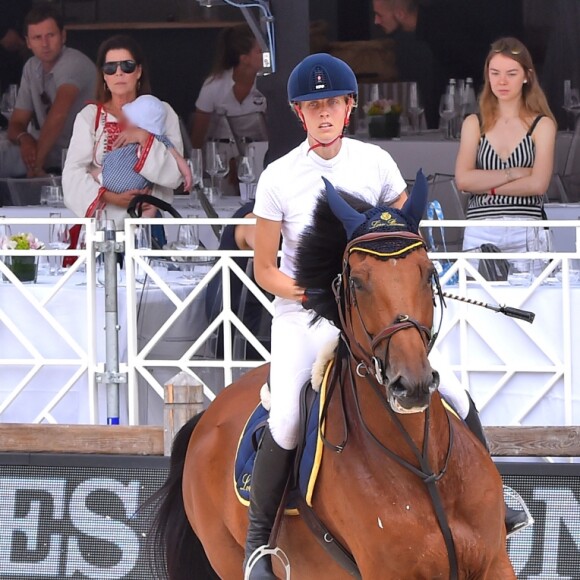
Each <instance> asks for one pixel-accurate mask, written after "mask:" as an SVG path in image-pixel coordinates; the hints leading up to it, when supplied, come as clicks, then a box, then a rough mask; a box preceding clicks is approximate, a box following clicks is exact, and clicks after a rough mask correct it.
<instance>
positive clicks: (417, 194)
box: [401, 169, 429, 226]
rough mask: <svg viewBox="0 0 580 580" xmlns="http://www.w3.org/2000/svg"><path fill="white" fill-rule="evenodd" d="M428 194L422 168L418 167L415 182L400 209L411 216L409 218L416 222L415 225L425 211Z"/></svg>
mask: <svg viewBox="0 0 580 580" xmlns="http://www.w3.org/2000/svg"><path fill="white" fill-rule="evenodd" d="M428 194H429V186H428V185H427V179H426V178H425V174H424V173H423V170H422V169H419V171H417V176H416V178H415V184H414V185H413V189H412V190H411V194H410V195H409V198H408V199H407V201H406V202H405V205H404V206H403V207H402V209H401V213H403V214H404V215H405V216H407V217H409V218H411V220H412V221H413V222H414V223H416V224H417V226H418V225H419V222H420V221H421V218H422V217H423V214H424V213H425V208H426V207H427V196H428Z"/></svg>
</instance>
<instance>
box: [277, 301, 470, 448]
mask: <svg viewBox="0 0 580 580" xmlns="http://www.w3.org/2000/svg"><path fill="white" fill-rule="evenodd" d="M310 319H311V315H310V313H309V312H307V311H306V310H291V311H287V312H283V313H276V315H275V316H274V319H273V321H272V351H271V352H272V358H271V364H270V418H269V420H268V423H269V426H270V432H271V433H272V437H273V438H274V441H276V443H277V444H278V445H280V447H282V448H284V449H294V448H295V447H296V445H297V443H298V441H297V437H298V424H299V419H300V416H299V413H300V391H301V389H302V386H303V385H304V383H305V382H306V381H308V380H310V377H311V374H312V366H313V364H314V362H315V361H316V356H317V354H318V352H319V350H320V349H322V348H324V347H325V346H326V345H327V344H328V343H329V342H330V341H332V340H335V339H336V337H337V335H338V329H337V328H336V327H335V326H333V325H332V324H330V323H329V322H327V321H326V320H321V321H319V322H318V323H317V324H316V325H315V326H312V327H311V326H309V323H310ZM439 391H440V393H441V395H442V396H443V397H444V398H445V399H447V400H448V401H449V402H450V403H451V404H452V405H453V407H454V408H455V409H456V410H457V412H458V413H459V415H460V416H461V418H462V419H465V417H466V416H467V413H468V412H469V399H468V397H467V393H466V392H465V391H464V390H463V389H462V388H461V387H458V386H451V387H449V386H444V385H440V386H439Z"/></svg>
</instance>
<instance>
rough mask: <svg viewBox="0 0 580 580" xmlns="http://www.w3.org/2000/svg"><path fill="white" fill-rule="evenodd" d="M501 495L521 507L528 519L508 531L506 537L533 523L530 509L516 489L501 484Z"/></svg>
mask: <svg viewBox="0 0 580 580" xmlns="http://www.w3.org/2000/svg"><path fill="white" fill-rule="evenodd" d="M503 496H504V500H506V499H508V498H509V499H510V500H511V503H512V504H513V503H515V504H517V505H518V507H520V508H522V511H523V512H524V513H525V514H526V518H527V520H528V521H527V522H526V523H525V524H524V525H523V526H520V527H519V528H516V529H515V530H513V531H512V532H510V533H509V534H508V535H507V536H506V538H511V537H512V536H514V535H515V534H517V533H519V532H521V531H523V530H525V529H526V528H529V527H530V526H532V525H534V518H533V516H532V514H531V513H530V510H529V509H528V506H527V505H526V502H525V501H524V499H523V498H522V496H521V495H520V494H519V493H518V492H517V491H515V490H514V489H512V488H511V487H508V486H507V485H504V486H503ZM506 505H507V502H506Z"/></svg>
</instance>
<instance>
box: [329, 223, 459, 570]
mask: <svg viewBox="0 0 580 580" xmlns="http://www.w3.org/2000/svg"><path fill="white" fill-rule="evenodd" d="M393 238H397V239H399V240H408V241H409V243H408V244H403V246H402V247H401V249H399V250H395V251H393V252H391V253H388V252H380V253H379V252H375V251H372V250H369V249H368V248H364V247H361V244H364V243H365V242H372V241H379V240H385V239H393ZM418 248H425V242H424V241H423V238H422V237H421V236H420V235H419V234H416V233H414V232H409V231H403V232H396V231H395V232H379V233H371V234H365V235H363V236H360V237H357V238H355V239H354V240H352V241H351V242H349V243H348V244H347V246H346V248H345V251H344V254H343V267H342V272H341V274H339V275H338V276H337V278H336V279H335V280H334V283H333V293H334V296H335V299H336V302H337V307H338V313H339V319H340V323H341V325H342V333H343V344H345V346H346V348H347V351H348V353H349V355H348V356H349V357H350V358H351V359H353V360H354V362H356V363H358V364H357V365H356V373H357V374H358V375H359V376H360V377H366V380H367V381H368V382H369V383H370V385H371V387H372V388H373V390H374V391H375V393H376V394H377V395H378V396H379V397H380V400H381V402H382V404H383V406H384V407H385V408H386V409H387V411H388V412H389V414H390V415H391V417H392V418H393V422H394V424H395V426H396V428H397V429H398V430H399V432H400V434H401V436H402V437H403V439H404V440H405V441H406V443H407V445H408V446H409V448H410V449H411V451H412V452H413V454H414V456H415V458H416V459H417V461H418V464H419V465H418V466H414V465H412V464H411V463H409V462H408V461H406V460H405V459H403V458H402V457H399V456H398V455H397V454H395V453H394V452H393V451H391V450H390V449H389V448H388V447H386V446H385V445H384V444H383V443H382V442H381V441H380V440H379V439H377V437H375V435H374V434H373V433H372V431H371V430H370V429H369V428H368V426H367V424H366V422H365V421H364V418H363V415H362V409H361V407H360V403H359V400H358V395H357V390H356V387H355V379H354V373H353V371H352V367H350V366H348V367H347V368H348V369H349V370H348V371H346V372H347V376H348V378H349V383H350V386H351V390H352V396H353V400H354V404H355V409H356V413H357V415H358V419H359V421H360V424H361V426H362V428H363V430H364V432H365V433H366V434H367V436H368V437H369V438H370V439H371V440H372V441H373V442H374V443H375V444H376V445H377V447H378V448H379V449H380V450H381V451H383V452H384V453H385V454H386V455H387V456H388V457H390V458H391V459H393V460H395V461H396V462H397V463H399V465H401V466H403V467H404V468H406V469H408V470H409V471H411V473H414V474H415V475H416V476H418V477H419V478H420V479H421V480H422V481H423V483H424V484H425V485H426V487H427V490H428V493H429V495H430V497H431V501H432V503H433V507H434V510H435V515H436V517H437V522H438V524H439V527H440V528H441V532H442V535H443V539H444V541H445V546H446V548H447V556H448V559H449V568H450V573H449V577H450V580H457V579H458V564H457V553H456V550H455V543H454V540H453V535H452V533H451V530H450V528H449V522H448V521H447V516H446V514H445V510H444V507H443V502H442V500H441V496H440V493H439V490H438V489H437V485H436V484H437V482H438V481H439V480H440V479H441V478H442V477H443V476H444V475H445V473H446V472H447V468H448V466H449V460H450V458H451V450H452V448H453V429H452V425H451V420H450V417H449V413H448V412H447V411H446V412H445V414H446V418H447V427H448V437H449V443H448V448H447V453H446V456H445V460H444V464H443V467H442V468H441V469H440V470H439V472H434V471H433V470H432V469H431V466H430V464H429V458H428V447H429V423H430V412H429V407H427V409H426V410H425V424H424V433H423V445H422V450H419V449H418V448H417V446H416V445H415V443H414V441H413V440H412V438H411V437H410V436H409V434H408V433H407V431H406V429H405V428H404V427H403V425H402V424H401V422H400V421H399V419H398V418H397V416H396V413H395V412H394V411H393V410H392V409H391V407H390V405H389V404H388V403H387V401H386V400H385V399H384V397H381V396H380V393H379V388H378V385H377V384H373V380H372V379H371V376H370V375H371V374H373V375H374V378H375V379H376V382H377V383H378V384H379V385H383V386H385V384H386V383H387V378H386V374H385V372H386V368H387V360H386V359H387V356H388V348H389V341H390V340H391V338H392V337H393V336H394V335H395V334H396V333H397V332H399V331H401V330H406V329H409V328H411V329H413V328H414V329H415V330H417V332H419V334H420V335H421V339H422V341H423V344H424V345H425V350H426V352H427V354H428V353H429V351H430V350H431V348H432V346H433V344H434V342H435V339H436V338H437V334H438V331H437V332H433V331H432V330H431V329H430V328H427V327H426V326H425V325H423V324H421V323H420V322H418V321H417V320H416V319H414V318H411V317H410V316H409V315H407V314H401V315H399V316H397V318H396V320H395V321H394V322H393V323H392V324H391V325H389V326H387V327H386V328H384V329H383V330H381V331H380V332H379V333H378V334H376V335H375V336H372V335H371V334H370V333H369V331H368V330H367V328H366V325H365V324H364V321H363V319H362V316H361V313H360V310H359V308H358V305H357V303H356V295H355V294H354V293H353V291H352V285H351V280H350V265H349V257H350V254H351V253H352V252H353V251H361V252H368V253H370V254H375V255H378V256H380V257H392V258H397V257H399V258H400V257H402V255H405V254H406V253H408V252H409V251H411V250H413V249H418ZM433 285H434V286H435V290H434V291H433V296H432V299H433V302H434V303H435V293H436V294H437V295H438V297H439V300H440V302H441V306H442V307H443V305H444V304H445V302H444V299H443V291H442V289H441V285H440V283H439V277H438V276H437V274H436V273H435V272H434V273H433ZM349 306H350V308H349ZM352 310H356V312H357V316H358V318H359V322H360V324H361V326H362V328H363V330H364V332H365V334H366V338H367V342H368V350H366V349H365V347H364V346H363V345H361V344H360V343H359V341H358V340H357V339H356V337H355V335H354V327H353V324H352V322H353V321H352ZM347 313H348V314H347ZM442 317H443V308H441V319H440V321H439V326H441V321H442ZM384 340H386V341H387V348H386V354H385V360H384V361H381V360H380V359H379V358H378V357H377V356H376V354H375V348H376V347H377V346H378V345H379V344H380V343H381V342H382V341H384ZM338 356H339V353H338V351H337V357H338ZM339 367H340V365H335V367H334V368H333V373H332V376H331V379H330V382H329V390H328V393H327V398H326V400H325V402H324V405H323V408H322V410H321V413H320V420H319V434H320V437H321V438H322V441H323V442H324V444H325V445H326V446H328V447H330V448H331V449H333V450H334V451H335V452H337V453H341V452H342V451H343V450H344V448H345V446H346V443H347V440H348V426H347V418H346V409H345V406H344V396H343V395H342V394H341V403H340V405H341V407H342V420H343V429H344V431H343V433H344V439H343V441H342V442H341V443H340V444H338V445H333V444H332V443H330V441H328V439H327V438H326V437H325V436H324V432H323V430H322V425H323V424H324V422H325V421H326V414H327V412H328V409H329V403H330V399H331V397H332V393H333V391H334V387H335V386H336V384H337V383H338V382H339V381H340V374H341V372H340V370H339ZM349 371H350V372H349ZM343 378H346V377H343ZM347 553H348V551H347ZM351 560H352V562H354V558H352V557H351ZM354 566H356V562H355V563H354Z"/></svg>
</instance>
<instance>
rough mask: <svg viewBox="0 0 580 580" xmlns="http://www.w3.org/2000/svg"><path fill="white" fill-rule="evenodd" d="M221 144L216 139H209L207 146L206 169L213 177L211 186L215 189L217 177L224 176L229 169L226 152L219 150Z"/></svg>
mask: <svg viewBox="0 0 580 580" xmlns="http://www.w3.org/2000/svg"><path fill="white" fill-rule="evenodd" d="M218 145H219V144H218V143H216V142H215V141H209V142H208V143H207V146H206V152H205V155H206V159H205V165H206V167H205V170H206V171H207V172H208V174H209V176H210V178H211V188H212V190H214V191H215V178H216V176H217V177H219V178H220V179H222V178H224V177H225V176H226V175H227V174H228V171H229V166H228V162H227V159H226V155H225V153H222V152H221V151H220V150H219V146H218Z"/></svg>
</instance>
